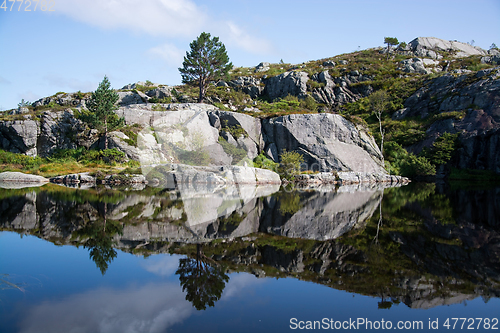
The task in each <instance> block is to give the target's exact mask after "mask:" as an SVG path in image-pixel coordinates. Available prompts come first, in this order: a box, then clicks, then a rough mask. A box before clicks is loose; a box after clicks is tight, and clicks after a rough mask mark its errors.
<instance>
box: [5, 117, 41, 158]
mask: <svg viewBox="0 0 500 333" xmlns="http://www.w3.org/2000/svg"><path fill="white" fill-rule="evenodd" d="M39 133H40V123H39V121H37V120H31V119H28V120H14V121H2V122H0V148H2V149H4V150H7V151H10V152H13V153H19V154H25V155H28V156H37V140H38V135H39Z"/></svg>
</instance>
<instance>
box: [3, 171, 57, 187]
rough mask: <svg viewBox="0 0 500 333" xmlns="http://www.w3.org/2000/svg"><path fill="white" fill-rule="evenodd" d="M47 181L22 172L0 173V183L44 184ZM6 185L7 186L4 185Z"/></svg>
mask: <svg viewBox="0 0 500 333" xmlns="http://www.w3.org/2000/svg"><path fill="white" fill-rule="evenodd" d="M48 182H49V180H48V179H47V178H45V177H42V176H37V175H30V174H26V173H22V172H12V171H5V172H1V173H0V183H2V184H4V183H35V184H44V183H48ZM5 185H8V184H5Z"/></svg>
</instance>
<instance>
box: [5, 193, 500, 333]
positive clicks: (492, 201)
mask: <svg viewBox="0 0 500 333" xmlns="http://www.w3.org/2000/svg"><path fill="white" fill-rule="evenodd" d="M499 194H500V188H495V187H490V188H476V189H474V188H471V187H470V186H465V187H464V186H459V187H456V186H436V185H435V184H423V183H417V184H411V185H409V186H405V187H401V188H386V189H383V188H377V187H374V188H370V187H340V188H337V189H335V188H323V189H321V190H319V191H318V190H316V191H312V190H309V191H306V190H302V191H292V190H285V189H279V188H277V187H230V188H215V189H214V188H197V189H192V188H190V189H177V190H175V189H165V188H150V187H146V188H144V189H142V190H137V189H136V190H133V189H128V190H124V189H121V190H118V189H110V188H104V187H103V188H91V189H86V190H82V189H70V188H64V187H61V186H54V185H48V186H44V187H41V188H29V189H3V190H0V200H1V201H0V227H1V228H2V229H1V230H2V231H1V233H0V262H1V266H0V267H1V271H0V274H2V275H0V286H1V288H0V331H1V332H170V331H172V332H193V331H195V330H203V331H207V332H235V331H237V332H255V331H263V332H288V331H292V328H295V327H296V328H298V326H299V325H302V326H304V327H305V326H306V325H307V324H308V321H310V324H311V325H314V321H318V322H319V323H318V324H321V325H322V327H323V328H327V324H328V325H332V326H333V325H334V324H335V323H336V322H338V323H340V324H342V323H343V322H348V321H351V322H353V321H355V322H359V323H361V322H362V321H365V322H366V321H371V322H372V324H374V325H377V323H378V324H380V323H381V322H382V320H384V323H386V322H387V321H390V322H391V323H392V325H393V327H392V330H394V329H395V328H396V325H397V324H398V322H400V321H401V323H402V324H403V326H402V327H404V325H407V328H408V327H410V326H409V325H412V327H411V329H410V331H418V332H427V331H429V332H430V331H436V330H433V329H430V328H429V325H431V326H432V325H434V324H438V325H439V329H440V330H445V329H446V327H443V324H444V323H445V321H446V319H447V318H452V317H464V318H490V319H491V320H494V319H493V318H498V317H499V316H498V313H500V311H499V309H500V302H499V298H498V297H499V295H500V288H499V286H500V235H499V232H500V230H499V228H500V226H499V219H498V216H500V195H499ZM436 320H437V321H436ZM301 321H302V323H301ZM419 324H421V325H422V326H418V325H419ZM452 324H453V322H452ZM469 324H470V323H469ZM478 324H479V323H478V322H477V321H476V322H475V324H474V326H475V327H476V331H486V330H485V326H484V322H483V323H482V324H481V325H483V326H480V327H479V329H477V326H478ZM491 324H492V325H491V327H490V328H495V327H500V326H499V325H496V326H495V325H494V321H492V322H491ZM415 325H416V326H415ZM302 326H301V327H302ZM459 326H460V325H459ZM328 328H330V327H328ZM351 328H352V326H351ZM357 328H358V329H359V330H361V331H371V330H370V329H367V326H366V325H360V326H357ZM368 328H369V327H368ZM372 328H373V327H372ZM458 329H459V327H456V328H455V330H458ZM464 329H465V328H464ZM380 330H381V329H380Z"/></svg>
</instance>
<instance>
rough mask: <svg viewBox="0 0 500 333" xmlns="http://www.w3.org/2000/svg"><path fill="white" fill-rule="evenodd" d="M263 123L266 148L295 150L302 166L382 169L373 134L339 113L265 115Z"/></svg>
mask: <svg viewBox="0 0 500 333" xmlns="http://www.w3.org/2000/svg"><path fill="white" fill-rule="evenodd" d="M262 127H263V132H264V140H265V142H266V147H267V148H266V150H267V149H268V148H269V149H270V150H271V151H272V148H271V147H275V149H276V152H277V153H278V154H281V153H283V152H284V151H297V152H299V153H300V154H302V156H303V157H304V162H305V164H304V168H305V169H308V170H314V171H332V170H337V171H358V172H366V173H385V172H384V169H383V168H382V166H381V160H382V156H381V153H380V150H379V149H378V147H377V145H376V143H375V141H374V140H373V137H371V136H369V135H368V134H367V133H366V132H365V131H364V130H363V129H358V128H356V126H355V125H354V124H353V123H351V122H349V121H347V120H346V119H345V118H343V117H342V116H340V115H334V114H303V115H288V116H282V117H277V118H271V119H266V120H264V121H263V123H262ZM271 157H272V158H275V160H276V161H277V158H276V156H271Z"/></svg>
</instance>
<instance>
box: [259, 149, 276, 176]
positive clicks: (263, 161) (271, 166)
mask: <svg viewBox="0 0 500 333" xmlns="http://www.w3.org/2000/svg"><path fill="white" fill-rule="evenodd" d="M253 166H254V167H256V168H261V169H268V170H272V171H275V172H276V171H277V170H278V166H279V163H276V162H274V161H273V160H271V159H269V158H267V157H266V155H264V153H260V154H259V155H258V156H257V157H256V158H255V159H254V160H253Z"/></svg>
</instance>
